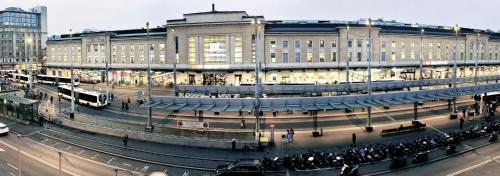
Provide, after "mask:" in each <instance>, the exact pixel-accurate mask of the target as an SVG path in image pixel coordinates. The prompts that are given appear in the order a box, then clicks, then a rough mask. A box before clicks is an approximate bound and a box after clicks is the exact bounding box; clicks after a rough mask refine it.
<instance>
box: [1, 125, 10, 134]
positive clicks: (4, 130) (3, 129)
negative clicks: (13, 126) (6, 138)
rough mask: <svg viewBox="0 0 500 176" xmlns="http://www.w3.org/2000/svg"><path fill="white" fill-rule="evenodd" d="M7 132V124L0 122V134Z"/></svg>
mask: <svg viewBox="0 0 500 176" xmlns="http://www.w3.org/2000/svg"><path fill="white" fill-rule="evenodd" d="M7 134H9V127H7V125H5V124H3V123H0V135H7Z"/></svg>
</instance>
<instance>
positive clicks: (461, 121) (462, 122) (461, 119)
mask: <svg viewBox="0 0 500 176" xmlns="http://www.w3.org/2000/svg"><path fill="white" fill-rule="evenodd" d="M463 128H464V118H460V129H463Z"/></svg>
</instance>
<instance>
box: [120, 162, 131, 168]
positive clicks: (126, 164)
mask: <svg viewBox="0 0 500 176" xmlns="http://www.w3.org/2000/svg"><path fill="white" fill-rule="evenodd" d="M122 164H123V165H125V166H129V167H130V166H132V165H130V164H128V163H122Z"/></svg>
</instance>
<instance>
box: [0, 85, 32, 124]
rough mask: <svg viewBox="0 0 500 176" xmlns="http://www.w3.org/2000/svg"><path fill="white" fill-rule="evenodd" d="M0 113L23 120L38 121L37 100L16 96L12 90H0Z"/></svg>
mask: <svg viewBox="0 0 500 176" xmlns="http://www.w3.org/2000/svg"><path fill="white" fill-rule="evenodd" d="M0 115H3V116H6V117H8V118H11V119H15V120H21V121H25V122H29V121H38V120H39V118H38V101H36V100H31V99H27V98H24V97H21V96H16V95H15V93H13V92H2V93H0Z"/></svg>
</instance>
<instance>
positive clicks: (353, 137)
mask: <svg viewBox="0 0 500 176" xmlns="http://www.w3.org/2000/svg"><path fill="white" fill-rule="evenodd" d="M352 146H353V147H356V133H352Z"/></svg>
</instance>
